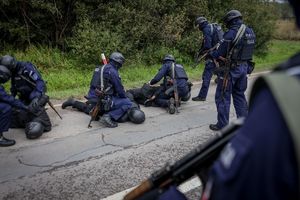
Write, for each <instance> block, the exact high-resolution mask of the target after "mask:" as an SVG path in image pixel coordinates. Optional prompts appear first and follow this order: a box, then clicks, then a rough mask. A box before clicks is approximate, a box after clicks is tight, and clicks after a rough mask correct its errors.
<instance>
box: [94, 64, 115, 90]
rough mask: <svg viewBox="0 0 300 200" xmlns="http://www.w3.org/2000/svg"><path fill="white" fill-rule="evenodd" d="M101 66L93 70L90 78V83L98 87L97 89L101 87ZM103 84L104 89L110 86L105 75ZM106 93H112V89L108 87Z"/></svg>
mask: <svg viewBox="0 0 300 200" xmlns="http://www.w3.org/2000/svg"><path fill="white" fill-rule="evenodd" d="M102 67H104V65H103V66H101V67H100V66H97V67H96V68H95V70H94V73H93V77H92V80H91V83H90V85H91V86H93V87H94V88H98V89H101V69H102ZM103 79H104V80H103V84H104V88H103V89H104V90H105V89H106V88H108V87H109V86H110V84H109V80H108V78H107V77H103ZM106 94H109V95H112V94H113V90H112V89H110V90H109V91H107V92H106Z"/></svg>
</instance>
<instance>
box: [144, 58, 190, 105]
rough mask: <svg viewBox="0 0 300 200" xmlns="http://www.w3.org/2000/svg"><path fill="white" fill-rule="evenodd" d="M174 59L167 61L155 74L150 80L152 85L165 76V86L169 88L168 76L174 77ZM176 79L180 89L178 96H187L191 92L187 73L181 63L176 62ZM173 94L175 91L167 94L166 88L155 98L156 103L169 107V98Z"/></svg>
mask: <svg viewBox="0 0 300 200" xmlns="http://www.w3.org/2000/svg"><path fill="white" fill-rule="evenodd" d="M172 63H173V62H172V61H166V62H165V63H164V64H163V65H162V67H161V68H160V70H159V72H158V73H157V74H156V75H155V76H154V78H153V79H152V80H151V81H150V85H154V84H156V83H158V82H159V81H160V80H161V79H162V78H164V87H165V89H167V87H168V86H167V78H168V77H172ZM174 71H175V79H176V83H177V90H178V96H179V98H180V97H185V96H186V95H187V94H188V93H189V87H188V83H187V80H188V77H187V74H186V72H185V70H184V68H183V66H182V65H180V64H177V63H176V64H175V69H174ZM172 96H173V93H172V95H171V96H169V95H167V94H165V90H163V91H162V92H161V93H160V94H159V95H158V97H157V98H156V99H155V103H156V104H157V105H158V106H160V107H168V99H170V98H171V97H172Z"/></svg>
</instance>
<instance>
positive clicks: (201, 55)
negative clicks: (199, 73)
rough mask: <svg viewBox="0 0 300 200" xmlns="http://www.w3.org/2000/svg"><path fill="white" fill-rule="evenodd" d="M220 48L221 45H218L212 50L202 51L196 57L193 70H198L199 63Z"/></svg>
mask: <svg viewBox="0 0 300 200" xmlns="http://www.w3.org/2000/svg"><path fill="white" fill-rule="evenodd" d="M219 46H220V43H217V44H216V45H215V46H213V47H212V48H210V49H208V50H206V51H201V50H199V52H198V53H197V55H196V58H195V64H194V65H193V66H192V68H196V67H197V65H199V63H200V62H201V60H202V59H204V58H206V56H207V55H208V54H209V53H210V52H212V51H214V50H215V49H217V48H219Z"/></svg>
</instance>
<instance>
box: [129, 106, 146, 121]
mask: <svg viewBox="0 0 300 200" xmlns="http://www.w3.org/2000/svg"><path fill="white" fill-rule="evenodd" d="M128 117H129V119H130V121H131V122H133V123H135V124H141V123H143V122H144V121H145V113H144V112H143V111H142V110H140V109H138V108H131V109H130V110H129V112H128Z"/></svg>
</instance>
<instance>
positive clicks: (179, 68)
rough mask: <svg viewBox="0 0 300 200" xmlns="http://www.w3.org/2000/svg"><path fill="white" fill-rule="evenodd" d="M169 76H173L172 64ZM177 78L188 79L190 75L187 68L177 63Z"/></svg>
mask: <svg viewBox="0 0 300 200" xmlns="http://www.w3.org/2000/svg"><path fill="white" fill-rule="evenodd" d="M168 76H169V77H172V65H170V68H169V72H168ZM175 78H176V79H186V80H188V76H187V74H186V72H185V70H184V69H183V66H182V65H180V64H175Z"/></svg>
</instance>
